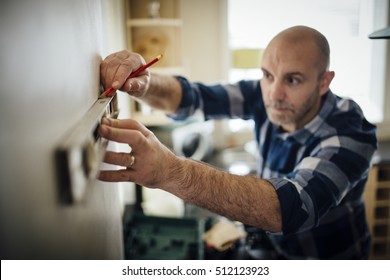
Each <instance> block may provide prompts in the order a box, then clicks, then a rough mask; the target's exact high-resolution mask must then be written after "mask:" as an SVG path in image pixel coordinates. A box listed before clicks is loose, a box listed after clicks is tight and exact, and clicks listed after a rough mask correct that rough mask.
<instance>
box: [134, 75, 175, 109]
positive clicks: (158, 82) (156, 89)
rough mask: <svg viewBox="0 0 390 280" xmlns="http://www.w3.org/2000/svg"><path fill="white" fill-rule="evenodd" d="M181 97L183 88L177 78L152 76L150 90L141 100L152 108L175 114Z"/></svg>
mask: <svg viewBox="0 0 390 280" xmlns="http://www.w3.org/2000/svg"><path fill="white" fill-rule="evenodd" d="M181 97H182V88H181V85H180V82H179V81H178V80H177V79H176V78H175V77H172V76H165V75H158V74H152V76H151V78H150V85H149V89H148V90H147V92H146V93H145V95H144V96H142V97H141V98H140V99H141V100H142V101H143V102H145V103H147V104H148V105H149V106H151V107H152V108H155V109H158V110H162V111H164V112H166V113H175V112H176V111H177V109H178V107H179V104H180V101H181Z"/></svg>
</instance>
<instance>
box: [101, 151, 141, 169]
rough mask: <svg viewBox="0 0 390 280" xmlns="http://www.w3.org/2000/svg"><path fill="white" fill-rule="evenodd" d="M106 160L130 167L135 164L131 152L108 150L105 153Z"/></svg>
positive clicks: (106, 161)
mask: <svg viewBox="0 0 390 280" xmlns="http://www.w3.org/2000/svg"><path fill="white" fill-rule="evenodd" d="M104 162H105V163H109V164H113V165H119V166H123V167H129V166H131V165H133V164H134V162H133V160H132V156H131V154H130V153H116V152H111V151H107V152H106V154H105V155H104Z"/></svg>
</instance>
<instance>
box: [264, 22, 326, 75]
mask: <svg viewBox="0 0 390 280" xmlns="http://www.w3.org/2000/svg"><path fill="white" fill-rule="evenodd" d="M280 44H283V45H289V46H295V47H299V48H300V47H304V48H307V49H309V50H311V51H315V53H317V56H318V59H317V61H315V63H316V64H317V65H318V67H319V71H320V72H323V71H326V70H328V68H329V63H330V59H329V56H330V48H329V43H328V40H327V39H326V38H325V36H324V35H322V34H321V33H320V32H318V31H317V30H315V29H313V28H310V27H307V26H294V27H290V28H288V29H286V30H283V31H282V32H280V33H279V34H277V35H276V36H275V37H274V38H273V39H272V40H271V42H270V43H269V44H268V46H267V49H268V48H273V47H276V46H277V45H280ZM313 48H314V49H313ZM267 49H266V50H267ZM313 62H314V61H313Z"/></svg>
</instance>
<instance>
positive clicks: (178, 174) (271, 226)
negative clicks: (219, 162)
mask: <svg viewBox="0 0 390 280" xmlns="http://www.w3.org/2000/svg"><path fill="white" fill-rule="evenodd" d="M173 169H175V170H172V171H173V172H172V177H171V179H170V180H168V181H169V183H168V184H167V185H166V186H165V187H164V188H163V189H165V190H167V191H169V192H171V193H173V194H175V195H176V196H178V197H180V198H182V199H183V200H184V201H186V202H188V203H192V204H195V205H197V206H200V207H202V208H206V209H208V210H210V211H212V212H214V213H217V214H221V215H223V216H226V217H228V218H230V219H233V220H237V221H240V222H242V223H245V224H248V225H252V226H255V227H260V228H262V229H264V230H267V231H271V232H280V231H281V227H282V226H281V214H280V204H279V200H278V197H277V194H276V191H275V189H274V187H273V186H272V185H271V184H270V183H269V182H268V181H266V180H262V179H260V178H257V177H255V176H237V175H233V174H228V173H226V172H223V171H220V170H217V169H215V168H213V167H211V166H208V165H206V164H204V163H201V162H196V161H193V160H189V159H178V162H177V164H176V166H175V167H174V168H173Z"/></svg>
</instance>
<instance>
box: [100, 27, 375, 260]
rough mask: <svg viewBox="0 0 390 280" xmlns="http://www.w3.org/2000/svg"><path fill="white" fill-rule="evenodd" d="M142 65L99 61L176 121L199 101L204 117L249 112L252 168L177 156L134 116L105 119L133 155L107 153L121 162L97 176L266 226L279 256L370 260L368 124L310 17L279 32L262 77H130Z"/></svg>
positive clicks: (106, 74) (371, 133) (116, 80)
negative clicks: (223, 81)
mask: <svg viewBox="0 0 390 280" xmlns="http://www.w3.org/2000/svg"><path fill="white" fill-rule="evenodd" d="M144 63H145V62H144V60H143V59H142V58H141V57H140V56H138V55H135V54H132V53H130V52H127V51H122V52H119V53H116V54H112V55H110V56H108V57H107V58H106V59H105V60H104V61H103V63H102V65H101V77H102V82H103V84H104V85H105V87H106V88H108V87H111V86H112V87H114V88H115V89H121V90H123V91H126V92H128V93H129V94H130V95H132V96H134V97H136V98H139V99H141V100H142V101H144V102H146V103H148V104H149V105H151V106H153V107H155V108H158V109H162V110H165V111H166V112H167V113H169V114H174V115H173V117H176V118H183V117H186V116H188V115H191V114H192V113H193V112H194V111H195V110H199V109H200V110H203V111H204V114H205V116H206V118H213V117H221V116H225V117H241V118H252V119H254V121H255V136H256V140H257V142H258V144H259V170H258V176H256V177H255V176H236V175H233V174H227V173H225V172H222V171H219V170H217V169H214V168H213V167H210V166H207V165H205V164H203V163H200V162H196V161H193V160H191V159H183V158H179V157H176V156H175V155H174V154H173V153H172V152H171V151H170V150H169V149H168V148H166V147H164V146H163V145H162V144H161V143H160V142H159V141H158V140H157V139H156V137H155V136H154V135H153V133H152V132H150V131H149V130H148V129H146V128H145V127H144V126H143V125H141V124H139V123H138V122H135V121H133V120H108V119H104V120H103V121H102V125H101V127H100V133H101V135H102V136H103V137H106V138H107V139H110V140H113V141H117V142H122V143H128V144H129V145H130V146H131V147H132V152H131V154H124V153H113V152H108V153H107V155H106V157H105V161H106V162H108V163H111V164H115V165H119V166H123V167H127V168H126V169H122V170H116V171H101V173H100V175H99V178H100V179H101V180H104V181H112V182H117V181H132V182H136V183H138V184H140V185H144V186H147V187H151V188H161V189H163V190H166V191H168V192H171V193H173V194H174V195H176V196H178V197H180V198H182V199H183V200H184V201H186V202H189V203H193V204H196V205H198V206H200V207H204V208H207V209H209V210H211V211H213V212H215V213H218V214H221V215H224V216H226V217H229V218H231V219H233V220H238V221H241V222H243V223H244V224H247V225H251V226H254V227H258V228H261V229H263V230H265V231H267V232H268V235H269V237H270V239H271V241H272V243H273V244H274V246H275V248H276V250H277V251H278V252H279V253H280V254H282V255H283V256H284V257H285V258H292V259H307V258H309V259H311V258H314V259H362V258H367V256H368V250H369V244H370V237H369V232H368V229H367V224H366V219H365V209H364V203H363V200H362V194H363V190H364V185H365V182H366V180H367V176H368V171H369V167H370V161H371V157H372V155H373V153H374V151H375V149H376V136H375V127H374V126H373V125H371V124H370V123H368V122H367V121H366V119H365V118H364V116H363V114H362V112H361V110H360V108H359V106H358V105H357V104H356V103H354V102H353V101H351V100H347V99H342V98H340V97H338V96H336V95H334V94H333V93H332V92H331V91H330V89H329V85H330V83H331V81H332V79H333V77H334V75H335V74H334V72H333V71H329V69H328V68H329V45H328V42H327V40H326V38H325V37H324V36H323V35H322V34H321V33H319V32H318V31H316V30H314V29H312V28H309V27H305V26H295V27H292V28H289V29H287V30H284V31H282V32H281V33H279V34H278V35H277V36H276V37H275V38H273V39H272V40H271V42H270V43H269V45H268V46H267V48H266V49H265V51H264V56H263V60H262V66H261V69H262V72H263V78H262V79H261V81H240V82H238V83H237V84H234V85H214V86H207V85H204V84H201V83H196V84H191V83H189V82H188V81H187V80H186V79H184V78H182V77H167V76H160V75H153V76H150V73H149V72H148V71H145V72H143V73H142V74H141V75H140V76H138V77H137V78H134V79H127V77H128V76H129V73H131V72H132V71H134V70H135V69H137V68H138V67H140V66H141V65H142V64H144Z"/></svg>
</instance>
